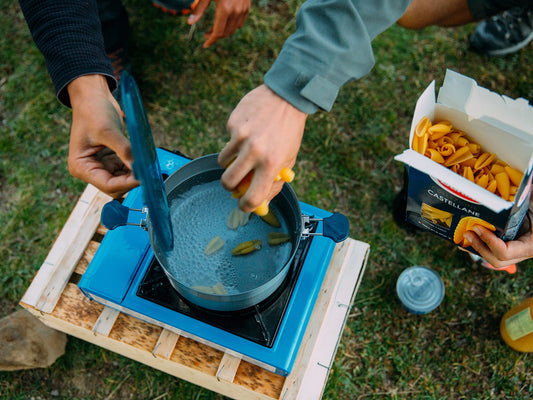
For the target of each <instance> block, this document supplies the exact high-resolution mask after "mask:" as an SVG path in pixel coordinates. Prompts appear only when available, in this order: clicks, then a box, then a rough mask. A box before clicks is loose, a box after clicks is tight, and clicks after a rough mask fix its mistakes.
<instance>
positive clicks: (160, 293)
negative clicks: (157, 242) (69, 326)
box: [137, 229, 312, 347]
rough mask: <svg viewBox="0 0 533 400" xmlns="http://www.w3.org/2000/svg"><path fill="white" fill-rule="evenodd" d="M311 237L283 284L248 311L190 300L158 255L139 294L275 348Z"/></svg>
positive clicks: (144, 278) (302, 244)
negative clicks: (204, 305) (223, 309)
mask: <svg viewBox="0 0 533 400" xmlns="http://www.w3.org/2000/svg"><path fill="white" fill-rule="evenodd" d="M311 230H312V229H311ZM311 240H312V237H309V238H307V239H302V240H300V245H299V246H298V249H297V250H296V253H295V255H294V258H293V260H292V263H291V267H290V270H289V273H288V274H287V277H286V278H285V280H284V282H283V283H282V284H281V285H280V287H279V288H278V289H277V290H276V291H275V292H274V293H273V294H272V295H270V296H269V297H268V298H267V299H265V300H263V301H262V302H261V303H259V304H257V305H255V306H253V307H250V308H247V309H245V310H239V311H234V312H219V311H212V310H208V309H205V308H202V307H199V306H196V305H194V304H192V303H190V302H189V301H187V300H186V299H184V298H183V297H182V296H181V295H180V294H179V293H178V292H177V291H176V290H175V289H174V288H173V287H172V284H171V283H170V281H169V279H168V278H167V276H166V275H165V273H164V271H163V269H162V268H161V265H160V264H159V262H158V261H157V259H156V258H155V257H153V259H152V261H151V263H150V266H149V267H148V269H147V271H146V273H145V276H144V277H143V279H142V281H141V284H140V285H139V288H138V289H137V296H139V297H141V298H143V299H145V300H149V301H151V302H154V303H156V304H159V305H161V306H163V307H166V308H168V309H171V310H174V311H176V312H179V313H182V314H184V315H187V316H189V317H191V318H194V319H196V320H199V321H202V322H205V323H207V324H209V325H212V326H215V327H217V328H220V329H223V330H225V331H227V332H229V333H232V334H234V335H237V336H240V337H242V338H244V339H247V340H250V341H252V342H255V343H257V344H259V345H262V346H265V347H272V346H273V344H274V341H275V339H276V335H277V332H278V329H279V326H280V324H281V322H282V320H283V316H284V314H285V310H286V308H287V305H288V303H289V300H290V298H291V295H292V292H293V289H294V285H295V284H296V281H297V279H298V276H299V274H300V271H301V268H302V265H303V262H304V260H305V257H306V256H307V252H308V250H309V246H310V244H311Z"/></svg>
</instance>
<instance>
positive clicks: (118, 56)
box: [107, 47, 132, 108]
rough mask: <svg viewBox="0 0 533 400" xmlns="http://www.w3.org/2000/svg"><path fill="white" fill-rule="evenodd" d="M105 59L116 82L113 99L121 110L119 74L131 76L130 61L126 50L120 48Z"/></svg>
mask: <svg viewBox="0 0 533 400" xmlns="http://www.w3.org/2000/svg"><path fill="white" fill-rule="evenodd" d="M107 58H109V60H110V61H111V66H112V67H113V75H114V76H115V79H116V80H117V87H116V89H115V90H113V93H112V95H113V97H114V98H115V100H116V101H117V102H118V104H119V105H120V108H122V99H121V95H120V74H121V73H122V71H128V73H130V74H131V69H132V68H131V61H130V57H129V55H128V50H127V49H126V48H125V47H121V48H119V49H117V50H115V51H113V52H111V53H108V54H107Z"/></svg>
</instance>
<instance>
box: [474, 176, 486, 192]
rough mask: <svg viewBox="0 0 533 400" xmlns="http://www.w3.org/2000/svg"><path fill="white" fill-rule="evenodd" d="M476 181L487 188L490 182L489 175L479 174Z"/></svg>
mask: <svg viewBox="0 0 533 400" xmlns="http://www.w3.org/2000/svg"><path fill="white" fill-rule="evenodd" d="M475 182H476V184H478V185H479V186H481V187H482V188H483V189H486V188H487V185H488V184H489V176H488V175H487V174H483V175H478V177H477V178H476V181H475Z"/></svg>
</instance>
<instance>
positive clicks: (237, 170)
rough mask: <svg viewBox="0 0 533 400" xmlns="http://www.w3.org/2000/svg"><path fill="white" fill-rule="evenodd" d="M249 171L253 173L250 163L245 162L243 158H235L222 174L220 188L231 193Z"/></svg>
mask: <svg viewBox="0 0 533 400" xmlns="http://www.w3.org/2000/svg"><path fill="white" fill-rule="evenodd" d="M251 171H253V164H252V162H251V161H247V160H246V158H244V157H237V158H235V159H234V160H233V161H232V163H231V165H229V166H227V167H226V170H225V171H224V173H223V174H222V177H221V182H222V186H223V187H224V188H225V189H226V190H230V191H233V190H234V189H235V188H236V187H237V186H238V185H239V183H241V181H242V180H243V179H244V178H245V177H246V175H248V173H250V172H251Z"/></svg>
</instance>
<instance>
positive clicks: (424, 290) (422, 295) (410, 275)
mask: <svg viewBox="0 0 533 400" xmlns="http://www.w3.org/2000/svg"><path fill="white" fill-rule="evenodd" d="M396 293H397V295H398V298H399V299H400V301H401V302H402V305H403V306H404V308H405V309H406V310H407V311H409V312H411V313H413V314H427V313H428V312H430V311H433V310H434V309H435V308H437V307H438V306H439V304H440V303H441V302H442V299H443V298H444V283H443V282H442V279H441V277H440V275H439V274H437V273H436V272H435V271H433V270H432V269H430V268H428V267H425V266H422V265H415V266H413V267H409V268H407V269H405V270H404V271H403V272H402V273H401V274H400V276H399V277H398V281H397V282H396Z"/></svg>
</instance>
